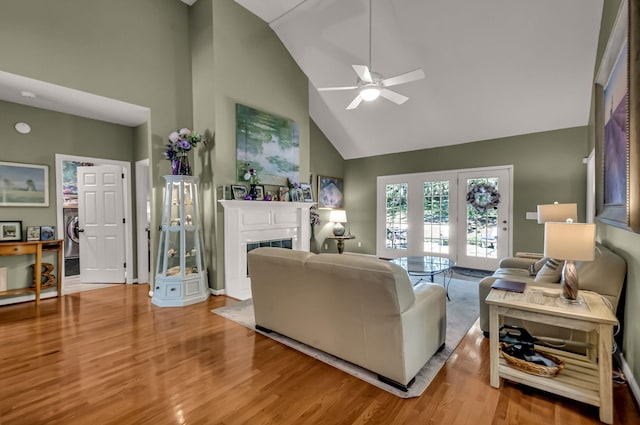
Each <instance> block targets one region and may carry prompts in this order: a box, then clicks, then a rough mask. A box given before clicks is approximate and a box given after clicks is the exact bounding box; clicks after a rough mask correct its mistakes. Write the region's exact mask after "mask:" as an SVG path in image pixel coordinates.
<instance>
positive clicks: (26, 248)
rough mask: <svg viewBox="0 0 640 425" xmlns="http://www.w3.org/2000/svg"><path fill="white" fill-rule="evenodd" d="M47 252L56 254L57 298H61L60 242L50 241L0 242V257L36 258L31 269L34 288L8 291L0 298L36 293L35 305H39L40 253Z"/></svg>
mask: <svg viewBox="0 0 640 425" xmlns="http://www.w3.org/2000/svg"><path fill="white" fill-rule="evenodd" d="M49 251H57V252H58V261H57V268H56V273H58V278H57V279H56V281H57V282H56V286H57V289H58V297H62V275H61V273H62V240H52V241H29V242H2V243H0V256H8V255H28V254H34V255H35V256H36V262H35V267H34V269H33V277H34V281H35V288H29V287H27V288H20V289H9V290H8V291H3V292H0V296H5V295H17V294H27V293H31V292H35V293H36V304H39V303H40V290H41V285H42V253H43V252H49Z"/></svg>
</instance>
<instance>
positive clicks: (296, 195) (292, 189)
mask: <svg viewBox="0 0 640 425" xmlns="http://www.w3.org/2000/svg"><path fill="white" fill-rule="evenodd" d="M287 186H289V200H290V201H291V202H302V201H303V198H304V193H303V192H302V187H301V186H300V183H298V182H294V181H291V180H289V179H288V178H287Z"/></svg>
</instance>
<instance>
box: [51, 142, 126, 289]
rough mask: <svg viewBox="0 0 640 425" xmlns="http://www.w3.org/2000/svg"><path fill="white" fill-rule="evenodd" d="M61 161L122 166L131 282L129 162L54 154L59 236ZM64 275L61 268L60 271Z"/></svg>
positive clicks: (61, 212) (61, 221) (60, 224)
mask: <svg viewBox="0 0 640 425" xmlns="http://www.w3.org/2000/svg"><path fill="white" fill-rule="evenodd" d="M63 161H78V162H91V163H93V164H96V165H117V166H120V167H121V168H122V172H123V174H124V179H123V186H124V187H123V190H124V192H123V195H124V200H123V206H124V219H125V249H126V253H125V255H126V262H127V265H128V267H127V268H126V278H125V279H126V283H133V272H132V270H133V236H132V235H133V225H132V222H133V219H132V207H131V204H132V202H131V190H130V182H131V163H130V162H127V161H116V160H111V159H104V158H92V157H86V156H75V155H65V154H59V153H57V154H56V200H57V202H56V215H57V226H58V229H59V233H58V235H59V237H61V236H62V234H61V233H60V232H62V231H64V223H63V222H64V216H63V196H62V162H63ZM60 275H61V276H64V265H63V270H62V272H61V273H60ZM62 282H63V293H64V278H63V281H62Z"/></svg>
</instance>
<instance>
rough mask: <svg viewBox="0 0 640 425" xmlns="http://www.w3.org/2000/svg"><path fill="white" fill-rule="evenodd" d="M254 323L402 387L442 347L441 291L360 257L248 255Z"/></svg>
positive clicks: (262, 251)
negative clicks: (416, 283) (413, 283)
mask: <svg viewBox="0 0 640 425" xmlns="http://www.w3.org/2000/svg"><path fill="white" fill-rule="evenodd" d="M248 264H249V275H250V277H251V291H252V296H253V306H254V313H255V320H256V327H257V328H258V329H261V330H263V331H274V332H277V333H279V334H282V335H285V336H287V337H290V338H292V339H294V340H297V341H300V342H302V343H304V344H307V345H310V346H312V347H315V348H318V349H320V350H322V351H325V352H327V353H329V354H332V355H334V356H336V357H339V358H341V359H344V360H347V361H349V362H351V363H354V364H356V365H359V366H361V367H363V368H365V369H368V370H370V371H372V372H374V373H376V374H378V378H379V379H380V380H381V381H384V382H387V383H389V384H391V385H394V386H396V387H398V388H401V389H403V390H405V391H406V390H407V387H408V386H409V385H410V384H411V382H412V381H413V378H414V377H415V375H416V374H417V373H418V371H419V370H420V369H421V368H422V367H423V366H424V364H425V363H426V362H427V361H428V360H429V359H430V358H431V356H433V354H434V353H435V352H436V351H438V350H439V349H440V348H441V347H443V345H444V341H445V332H446V300H445V291H444V289H443V288H442V287H441V286H439V285H433V284H428V283H425V284H420V285H417V286H415V287H413V286H412V284H411V282H410V280H409V277H408V275H407V272H406V271H405V270H404V269H402V268H401V267H399V266H397V265H395V264H392V263H390V262H388V261H384V260H380V259H377V258H372V257H370V256H361V255H340V254H313V253H310V252H304V251H295V250H290V249H282V248H258V249H255V250H252V251H251V252H250V253H249V254H248Z"/></svg>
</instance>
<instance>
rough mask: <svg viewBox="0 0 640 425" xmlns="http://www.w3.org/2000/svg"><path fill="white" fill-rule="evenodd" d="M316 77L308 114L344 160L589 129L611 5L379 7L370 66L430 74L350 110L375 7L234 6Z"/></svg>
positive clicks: (423, 0) (329, 2) (393, 1)
mask: <svg viewBox="0 0 640 425" xmlns="http://www.w3.org/2000/svg"><path fill="white" fill-rule="evenodd" d="M235 1H236V2H237V3H239V4H241V5H242V6H244V7H245V8H247V9H248V10H250V11H251V12H253V13H254V14H256V15H257V16H259V17H260V18H262V19H263V20H265V21H266V22H267V23H268V24H269V25H270V27H271V28H272V29H273V30H274V31H275V33H276V34H277V35H278V37H279V38H280V39H281V41H282V43H283V44H284V46H285V47H286V48H287V49H288V50H289V52H290V53H291V55H292V57H293V58H294V60H295V61H296V62H297V63H298V65H299V66H300V68H301V69H302V71H303V72H304V73H305V74H306V75H307V76H308V78H309V103H310V105H309V107H310V115H311V117H312V118H313V120H314V121H315V122H316V123H317V124H318V126H319V127H320V128H321V130H322V131H323V132H324V133H325V135H326V136H327V137H328V138H329V139H330V140H331V142H332V143H333V145H334V146H335V147H336V148H337V149H338V151H339V152H340V153H341V154H342V155H343V157H345V158H346V159H351V158H359V157H366V156H372V155H380V154H387V153H393V152H400V151H411V150H418V149H425V148H431V147H437V146H446V145H455V144H460V143H467V142H473V141H479V140H487V139H494V138H500V137H507V136H513V135H519V134H527V133H534V132H540V131H547V130H554V129H561V128H570V127H576V126H583V125H586V124H587V122H588V119H589V109H590V99H591V90H592V84H593V77H594V66H595V60H596V50H597V43H598V32H599V28H600V19H601V14H602V7H603V0H536V1H530V0H483V1H477V0H372V3H373V9H372V18H371V19H372V25H371V68H372V70H373V71H375V72H377V73H379V74H382V75H383V76H384V77H391V76H394V75H397V74H401V73H404V72H407V71H410V70H413V69H415V68H418V67H421V68H422V69H423V70H424V72H425V74H426V78H425V79H423V80H419V81H415V82H411V83H408V84H403V85H399V86H395V87H394V90H396V91H397V92H399V93H401V94H404V95H406V96H408V97H409V100H408V101H407V102H405V103H404V104H402V105H396V104H394V103H391V102H389V101H387V100H386V99H382V98H379V99H377V100H375V101H372V102H363V103H361V104H360V106H359V107H358V108H357V109H354V110H346V109H345V107H346V106H347V105H348V104H349V103H350V102H351V101H352V100H353V98H354V97H355V96H356V95H357V91H356V90H351V91H339V92H318V91H317V89H316V88H317V87H326V86H353V85H355V83H356V74H355V73H354V71H353V69H352V67H351V66H352V65H353V64H360V65H367V64H368V61H369V0H272V1H268V2H266V1H264V0H235Z"/></svg>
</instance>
